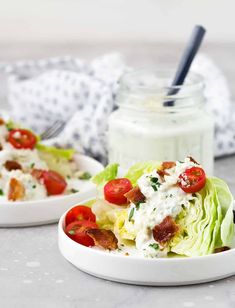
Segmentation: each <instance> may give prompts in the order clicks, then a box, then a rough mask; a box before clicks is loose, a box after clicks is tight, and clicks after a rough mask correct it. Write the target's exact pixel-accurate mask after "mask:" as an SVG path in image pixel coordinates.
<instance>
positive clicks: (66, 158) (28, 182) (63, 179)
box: [0, 119, 91, 202]
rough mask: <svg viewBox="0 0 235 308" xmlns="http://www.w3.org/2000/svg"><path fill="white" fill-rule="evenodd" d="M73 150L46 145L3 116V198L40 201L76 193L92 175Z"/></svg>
mask: <svg viewBox="0 0 235 308" xmlns="http://www.w3.org/2000/svg"><path fill="white" fill-rule="evenodd" d="M74 155H75V151H74V150H73V149H59V148H56V147H51V146H46V145H43V144H42V143H41V142H40V138H39V137H38V136H36V135H35V134H34V133H33V132H32V131H30V130H28V129H24V128H21V127H19V126H17V125H16V124H14V123H13V122H11V121H8V122H5V121H4V120H3V119H0V195H1V197H0V200H2V201H10V202H15V201H29V200H40V199H44V198H47V197H50V196H55V195H65V194H71V193H76V192H78V191H79V189H80V188H81V187H82V186H83V185H84V182H86V181H87V180H89V179H90V178H91V175H90V174H89V173H88V172H86V171H81V170H79V168H78V166H77V163H76V161H75V160H74Z"/></svg>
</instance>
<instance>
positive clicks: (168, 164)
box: [157, 161, 176, 177]
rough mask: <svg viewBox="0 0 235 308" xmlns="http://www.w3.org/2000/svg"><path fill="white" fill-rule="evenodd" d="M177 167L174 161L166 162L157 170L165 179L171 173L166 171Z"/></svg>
mask: <svg viewBox="0 0 235 308" xmlns="http://www.w3.org/2000/svg"><path fill="white" fill-rule="evenodd" d="M175 165H176V163H175V162H174V161H164V162H163V163H162V164H161V167H160V168H159V169H158V170H157V173H158V174H159V175H160V176H161V177H164V175H169V173H168V172H167V171H166V170H167V169H171V168H173V167H175Z"/></svg>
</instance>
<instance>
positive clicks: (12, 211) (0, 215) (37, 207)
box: [0, 155, 103, 227]
mask: <svg viewBox="0 0 235 308" xmlns="http://www.w3.org/2000/svg"><path fill="white" fill-rule="evenodd" d="M75 159H76V162H77V164H78V167H79V169H80V170H84V171H88V172H90V173H91V174H92V175H94V174H96V173H98V172H100V171H102V170H103V166H102V165H101V164H100V163H99V162H98V161H96V160H94V159H93V158H90V157H88V156H84V155H76V156H75ZM95 195H96V187H95V185H94V184H92V183H91V182H87V184H86V185H84V186H83V187H82V188H81V190H80V191H79V192H78V193H74V194H71V195H63V196H56V197H49V198H47V199H43V200H36V201H22V202H2V203H0V227H23V226H33V225H43V224H48V223H52V222H56V221H58V220H59V218H60V216H61V215H62V214H63V213H64V212H65V211H66V210H68V209H69V208H70V207H72V206H74V205H76V204H77V203H81V202H83V201H84V200H87V199H92V198H93V197H94V196H95Z"/></svg>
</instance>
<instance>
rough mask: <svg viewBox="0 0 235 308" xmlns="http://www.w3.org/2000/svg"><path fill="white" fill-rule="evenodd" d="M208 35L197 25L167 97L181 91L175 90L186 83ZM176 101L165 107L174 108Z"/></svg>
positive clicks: (167, 103) (166, 103)
mask: <svg viewBox="0 0 235 308" xmlns="http://www.w3.org/2000/svg"><path fill="white" fill-rule="evenodd" d="M205 33H206V30H205V28H204V27H202V26H200V25H197V26H195V27H194V29H193V32H192V35H191V37H190V40H189V43H188V44H187V47H186V49H185V51H184V53H183V55H182V58H181V60H180V63H179V66H178V69H177V71H176V74H175V77H174V79H173V81H172V84H171V88H170V90H169V91H168V92H167V96H170V95H174V94H176V93H177V92H178V91H179V88H174V87H175V86H180V85H182V84H183V83H184V80H185V77H186V76H187V74H188V71H189V69H190V66H191V64H192V62H193V59H194V57H195V55H196V54H197V52H198V49H199V47H200V45H201V43H202V40H203V37H204V35H205ZM173 105H174V101H166V102H165V103H164V106H173Z"/></svg>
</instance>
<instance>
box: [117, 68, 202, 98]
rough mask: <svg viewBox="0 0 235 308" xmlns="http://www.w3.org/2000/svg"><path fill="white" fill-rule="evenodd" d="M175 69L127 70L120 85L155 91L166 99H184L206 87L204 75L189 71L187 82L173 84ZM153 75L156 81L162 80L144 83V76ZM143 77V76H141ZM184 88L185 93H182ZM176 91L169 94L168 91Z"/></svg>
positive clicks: (132, 90) (130, 89)
mask: <svg viewBox="0 0 235 308" xmlns="http://www.w3.org/2000/svg"><path fill="white" fill-rule="evenodd" d="M174 74H175V71H174V70H173V69H170V68H167V69H156V70H152V69H137V70H132V71H129V72H126V73H125V74H123V76H122V77H121V79H120V86H121V87H122V88H124V89H125V88H126V89H128V90H129V91H130V92H133V93H135V92H137V93H138V92H142V93H144V92H154V93H156V94H158V95H161V94H162V95H164V97H165V98H166V99H173V98H174V99H183V98H187V97H189V96H193V95H196V94H197V93H200V92H202V91H203V89H204V81H203V77H202V76H201V75H200V74H197V73H194V72H189V74H188V76H187V77H186V79H185V82H184V83H183V84H182V85H179V86H172V85H171V83H172V81H173V77H174ZM146 75H148V76H150V75H152V76H153V77H154V78H155V79H156V81H157V80H159V81H161V82H160V83H158V84H157V82H156V83H154V82H153V79H152V82H151V83H150V84H144V82H143V76H146ZM141 77H142V78H141ZM182 90H183V93H182ZM169 92H172V93H176V94H173V95H168V94H167V93H169Z"/></svg>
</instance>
